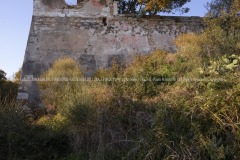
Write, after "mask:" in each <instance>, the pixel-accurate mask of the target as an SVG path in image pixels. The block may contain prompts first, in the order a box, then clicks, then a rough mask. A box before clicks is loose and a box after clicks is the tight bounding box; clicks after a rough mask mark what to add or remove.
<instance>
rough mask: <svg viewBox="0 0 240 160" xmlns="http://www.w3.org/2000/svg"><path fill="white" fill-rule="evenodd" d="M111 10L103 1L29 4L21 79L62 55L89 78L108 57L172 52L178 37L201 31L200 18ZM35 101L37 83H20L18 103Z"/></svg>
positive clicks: (51, 0)
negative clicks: (22, 100) (149, 15)
mask: <svg viewBox="0 0 240 160" xmlns="http://www.w3.org/2000/svg"><path fill="white" fill-rule="evenodd" d="M113 6H114V5H113V3H112V2H111V1H107V0H90V1H81V3H80V4H79V6H77V7H73V8H72V7H69V6H67V5H66V4H65V3H64V0H34V10H33V18H32V25H31V30H30V33H29V39H28V43H27V49H26V54H25V58H24V63H23V68H22V77H27V78H31V76H32V77H38V76H39V75H40V74H41V73H42V72H43V71H45V70H46V69H48V68H49V67H50V66H51V64H52V62H53V61H55V60H56V59H58V58H61V57H63V56H71V57H73V58H74V59H75V60H77V61H78V62H79V64H80V66H81V68H82V70H83V72H84V75H85V76H91V75H92V74H94V72H95V70H96V69H98V68H105V67H109V65H110V62H111V60H112V59H113V57H115V58H117V59H118V60H119V61H120V62H122V63H125V62H128V61H129V60H131V58H132V57H133V55H134V54H135V53H138V54H146V53H149V52H151V51H153V50H156V49H164V50H168V51H172V52H174V51H175V50H176V47H175V45H174V40H175V38H176V37H177V36H178V35H179V34H183V33H187V32H195V33H198V32H201V31H202V30H203V21H202V18H200V17H163V16H152V17H148V16H145V17H143V16H141V17H140V16H126V15H114V13H116V11H114V7H113ZM115 8H116V7H115ZM38 98H39V96H38V89H37V85H36V82H32V81H24V82H22V85H21V87H20V92H19V99H30V100H37V99H38Z"/></svg>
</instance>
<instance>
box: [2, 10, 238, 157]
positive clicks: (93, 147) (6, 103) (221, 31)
mask: <svg viewBox="0 0 240 160" xmlns="http://www.w3.org/2000/svg"><path fill="white" fill-rule="evenodd" d="M228 16H229V15H223V16H221V17H219V19H214V18H208V19H206V23H207V24H208V28H206V31H205V32H203V33H201V34H199V35H196V34H193V33H189V34H185V35H180V36H179V37H178V38H177V40H176V45H177V48H178V51H177V53H174V54H173V53H167V52H165V51H155V52H153V53H150V54H147V55H141V56H140V55H136V56H135V57H134V59H133V61H132V63H131V64H128V65H127V66H125V67H123V66H121V65H119V64H118V63H117V61H113V64H112V67H111V68H109V69H101V70H98V71H97V72H96V74H95V76H94V77H93V78H92V80H91V81H86V79H84V78H83V77H82V72H81V68H80V67H79V66H78V64H77V62H75V61H74V59H72V58H69V57H65V58H62V59H59V60H57V61H56V62H55V63H54V64H53V67H52V68H50V69H49V70H47V71H46V72H45V73H44V74H43V75H42V78H45V79H46V80H47V81H42V82H40V83H39V86H40V88H41V90H42V95H41V97H42V102H43V105H44V106H43V110H44V112H43V113H44V114H42V115H39V117H37V118H36V119H33V118H32V117H29V115H27V114H26V113H25V112H23V111H22V110H21V107H19V106H22V105H23V104H19V103H17V102H15V101H10V100H9V99H8V100H1V101H2V102H1V103H0V104H1V107H0V127H1V128H2V130H1V131H0V157H1V158H4V159H64V160H75V159H76V160H77V159H96V160H99V159H114V160H115V159H136V160H137V159H139V160H140V159H141V160H142V159H206V160H207V159H212V160H215V159H239V158H240V150H239V145H240V128H239V127H240V126H239V124H240V120H239V116H240V108H239V107H240V83H239V81H240V79H239V77H240V48H239V36H240V33H239V27H240V24H239V21H235V20H236V18H237V17H236V14H232V15H231V16H232V18H229V17H228ZM229 24H231V25H229ZM226 28H228V29H226Z"/></svg>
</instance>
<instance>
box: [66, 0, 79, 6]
mask: <svg viewBox="0 0 240 160" xmlns="http://www.w3.org/2000/svg"><path fill="white" fill-rule="evenodd" d="M65 2H66V3H67V5H69V6H76V5H77V0H65Z"/></svg>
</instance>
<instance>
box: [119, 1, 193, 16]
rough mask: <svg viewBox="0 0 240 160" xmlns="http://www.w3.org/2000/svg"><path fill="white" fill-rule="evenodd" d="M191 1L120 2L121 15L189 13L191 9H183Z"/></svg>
mask: <svg viewBox="0 0 240 160" xmlns="http://www.w3.org/2000/svg"><path fill="white" fill-rule="evenodd" d="M190 1H191V0H119V12H120V14H129V13H132V14H149V15H155V14H157V13H159V12H166V13H170V12H172V13H174V12H180V13H187V12H188V11H189V8H182V7H183V5H184V4H186V3H188V2H190Z"/></svg>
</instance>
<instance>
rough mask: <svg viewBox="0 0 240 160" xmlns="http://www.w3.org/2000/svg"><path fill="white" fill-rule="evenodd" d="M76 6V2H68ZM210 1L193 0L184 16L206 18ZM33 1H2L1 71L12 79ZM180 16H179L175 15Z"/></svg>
mask: <svg viewBox="0 0 240 160" xmlns="http://www.w3.org/2000/svg"><path fill="white" fill-rule="evenodd" d="M66 1H68V3H70V4H74V3H75V2H76V0H66ZM209 1H210V0H191V2H190V3H188V4H187V5H186V6H187V7H189V8H190V12H189V13H187V14H184V15H182V16H204V14H205V13H206V9H205V7H204V5H206V3H207V2H209ZM32 5H33V0H1V2H0V69H2V70H4V71H5V72H6V73H7V77H8V78H10V77H11V76H12V75H13V74H14V73H15V72H17V71H18V69H19V68H21V66H22V63H23V58H24V54H25V49H26V44H27V39H28V34H29V30H30V24H31V19H32V10H33V9H32ZM175 15H178V14H175Z"/></svg>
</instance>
